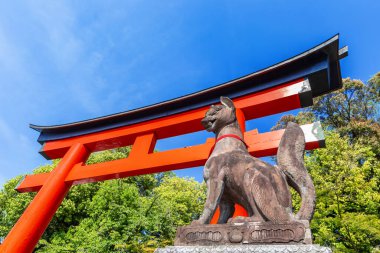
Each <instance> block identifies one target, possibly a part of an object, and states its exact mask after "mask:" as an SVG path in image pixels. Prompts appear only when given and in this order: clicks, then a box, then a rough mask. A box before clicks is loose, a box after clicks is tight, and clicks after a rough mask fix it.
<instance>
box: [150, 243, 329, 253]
mask: <svg viewBox="0 0 380 253" xmlns="http://www.w3.org/2000/svg"><path fill="white" fill-rule="evenodd" d="M190 252H191V253H214V252H215V253H216V252H223V253H238V252H239V253H245V252H247V253H248V252H255V253H280V252H281V253H282V252H286V253H331V252H332V251H331V249H330V248H326V247H321V246H319V245H315V244H309V245H302V244H301V245H289V244H287V245H281V244H278V245H233V246H232V245H228V246H227V245H225V246H170V247H166V248H163V249H156V251H155V253H190Z"/></svg>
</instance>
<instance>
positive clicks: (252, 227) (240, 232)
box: [174, 221, 311, 246]
mask: <svg viewBox="0 0 380 253" xmlns="http://www.w3.org/2000/svg"><path fill="white" fill-rule="evenodd" d="M309 235H310V229H309V226H308V221H303V222H283V223H273V222H243V223H228V224H217V225H189V226H183V227H179V228H178V229H177V236H176V240H175V242H174V245H176V246H184V245H193V246H195V245H204V246H209V245H227V244H229V245H234V244H264V243H268V244H269V243H311V238H310V236H309Z"/></svg>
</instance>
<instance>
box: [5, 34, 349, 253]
mask: <svg viewBox="0 0 380 253" xmlns="http://www.w3.org/2000/svg"><path fill="white" fill-rule="evenodd" d="M338 46H339V36H338V35H336V36H334V37H333V38H331V39H329V40H328V41H326V42H324V43H322V44H320V45H318V46H316V47H314V48H312V49H310V50H308V51H306V52H304V53H302V54H300V55H298V56H295V57H293V58H291V59H288V60H286V61H284V62H281V63H279V64H276V65H273V66H271V67H269V68H266V69H264V70H261V71H258V72H255V73H252V74H250V75H247V76H244V77H241V78H238V79H235V80H233V81H230V82H227V83H224V84H221V85H218V86H215V87H213V88H210V89H207V90H203V91H200V92H197V93H193V94H190V95H187V96H184V97H180V98H177V99H174V100H170V101H166V102H163V103H159V104H155V105H152V106H148V107H144V108H140V109H136V110H132V111H128V112H124V113H119V114H114V115H109V116H105V117H101V118H96V119H92V120H86V121H81V122H76V123H71V124H65V125H59V126H49V127H41V126H35V125H31V127H32V128H33V129H35V130H37V131H39V132H41V134H40V137H39V139H38V141H39V142H40V143H41V144H43V147H42V149H41V151H40V153H41V154H42V155H43V156H44V157H45V158H47V159H57V158H62V160H61V161H60V163H59V164H58V166H57V167H56V168H55V169H54V170H53V171H52V172H50V173H41V174H36V175H28V176H26V177H25V178H24V179H23V180H22V181H21V182H20V184H19V185H18V186H17V187H16V190H17V191H19V192H32V191H38V193H37V195H36V197H35V198H34V199H33V201H32V202H31V203H30V205H29V206H28V207H27V208H26V210H25V212H24V213H23V214H22V216H21V217H20V219H19V220H18V221H17V223H16V224H15V226H14V227H13V228H12V230H11V231H10V232H9V234H8V236H7V237H6V238H5V240H4V242H3V244H2V245H1V246H0V251H1V252H15V253H16V252H17V253H20V252H32V251H33V249H34V247H35V245H36V244H37V242H38V240H39V239H40V237H41V236H42V234H43V233H44V231H45V229H46V227H47V226H48V224H49V222H50V220H51V219H52V217H53V216H54V214H55V212H56V210H57V209H58V207H59V206H60V204H61V202H62V200H63V199H64V197H65V196H66V194H67V192H68V191H69V189H70V187H71V186H72V185H75V184H82V183H89V182H96V181H103V180H108V179H115V178H122V177H129V176H136V175H143V174H150V173H157V172H164V171H169V170H176V169H183V168H189V167H196V166H202V165H204V163H205V162H206V160H207V158H208V155H209V152H210V149H211V147H212V146H213V144H214V141H215V140H214V139H213V138H210V139H207V140H206V142H205V143H203V144H200V145H195V146H191V147H184V148H178V149H173V150H168V151H163V152H157V153H153V150H154V147H155V143H156V140H158V139H163V138H168V137H173V136H178V135H183V134H186V133H191V132H196V131H200V130H202V129H203V128H202V126H201V124H200V120H201V119H202V118H203V117H204V115H205V112H206V111H207V109H208V107H209V106H210V105H211V104H213V103H216V102H217V101H218V99H219V96H221V95H223V96H229V97H230V98H232V99H233V101H234V103H235V106H236V108H237V116H238V120H239V123H240V125H241V126H242V128H243V129H242V130H243V132H244V139H245V141H246V143H247V144H248V146H249V149H248V151H249V152H250V153H251V154H252V155H254V156H256V157H261V156H270V155H275V154H276V151H277V147H278V144H279V142H280V139H281V136H282V134H283V130H278V131H273V132H268V133H262V134H259V133H258V132H257V130H252V131H248V132H246V131H245V121H246V120H250V119H254V118H259V117H264V116H268V115H272V114H276V113H280V112H285V111H288V110H292V109H296V108H301V107H305V106H310V105H312V103H313V101H312V98H313V97H315V96H319V95H321V94H324V93H327V92H330V91H332V90H335V89H338V88H340V87H341V85H342V83H341V75H340V65H339V60H340V59H341V58H343V57H344V56H346V55H347V47H345V48H343V49H341V50H338V49H339V48H338ZM302 129H303V130H304V132H305V136H306V149H309V150H310V149H315V148H318V147H321V146H322V145H323V143H324V137H323V132H322V130H321V128H320V125H319V123H314V124H309V125H304V126H302ZM127 145H132V149H131V152H130V154H129V156H128V158H125V159H120V160H115V161H109V162H104V163H99V164H92V165H86V164H85V163H86V160H87V158H88V156H89V155H90V154H91V153H92V152H95V151H101V150H107V149H112V148H117V147H123V146H127ZM244 213H245V210H244V209H243V208H242V207H237V208H236V212H235V215H244ZM216 218H217V215H216V216H215V217H214V218H213V221H214V222H215V219H216Z"/></svg>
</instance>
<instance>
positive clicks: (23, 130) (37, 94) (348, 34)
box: [0, 0, 380, 185]
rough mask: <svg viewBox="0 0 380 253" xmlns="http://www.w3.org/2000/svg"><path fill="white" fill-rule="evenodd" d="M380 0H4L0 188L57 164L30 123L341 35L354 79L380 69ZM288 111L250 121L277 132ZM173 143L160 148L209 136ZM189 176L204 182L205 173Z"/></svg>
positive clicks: (138, 96) (207, 79)
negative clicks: (45, 153)
mask: <svg viewBox="0 0 380 253" xmlns="http://www.w3.org/2000/svg"><path fill="white" fill-rule="evenodd" d="M379 11H380V1H377V0H373V1H305V0H304V1H271V2H269V1H261V0H252V1H248V0H247V1H238V0H235V1H199V0H191V1H190V0H188V1H184V0H178V1H174V0H172V1H166V0H162V1H91V2H90V1H58V0H57V1H6V0H0V185H2V184H3V183H4V181H5V180H8V179H10V178H12V177H14V176H16V175H19V174H26V173H30V172H31V171H32V170H33V169H34V168H35V167H37V166H39V165H42V164H45V163H47V161H46V160H45V159H44V158H42V157H41V156H40V155H39V154H38V150H39V149H40V145H39V144H38V143H37V142H36V140H37V138H38V133H37V132H35V131H33V130H31V129H29V128H28V125H29V123H34V124H38V125H52V124H61V123H68V122H73V121H78V120H83V119H88V118H93V117H98V116H103V115H107V114H111V113H116V112H121V111H126V110H130V109H134V108H137V107H141V106H145V105H149V104H152V103H157V102H160V101H163V100H167V99H172V98H175V97H178V96H181V95H185V94H188V93H191V92H195V91H198V90H201V89H205V88H208V87H211V86H214V85H217V84H219V83H222V82H225V81H228V80H230V79H234V78H236V77H240V76H242V75H245V74H248V73H251V72H254V71H256V70H259V69H261V68H264V67H267V66H269V65H272V64H274V63H277V62H279V61H282V60H284V59H286V58H289V57H292V56H294V55H296V54H298V53H300V52H302V51H304V50H307V49H309V48H311V47H313V46H315V45H317V44H319V43H320V42H322V41H324V40H326V39H328V38H330V37H331V36H333V35H335V34H336V33H340V35H341V46H343V45H348V46H349V57H347V58H345V59H343V60H342V61H341V66H342V75H343V76H344V77H347V76H350V77H352V78H356V79H362V80H364V81H366V80H368V79H369V78H370V77H371V76H372V75H373V74H375V73H376V72H378V71H380V50H379V45H380V44H379V41H380V33H379V32H378V29H379V25H380V15H379ZM278 118H279V115H275V116H271V117H267V118H264V119H260V120H255V121H253V122H249V124H248V129H252V128H258V129H259V131H260V132H265V131H268V130H269V129H270V127H271V126H272V125H273V124H274V123H275V121H276V120H277V119H278ZM205 136H207V134H205V133H199V134H195V135H193V136H190V137H182V138H179V139H176V140H163V141H160V142H159V143H158V145H157V148H158V149H160V150H165V149H169V148H171V147H179V146H181V145H192V144H196V143H200V142H202V141H204V138H205ZM179 174H180V175H188V176H194V177H196V178H197V179H198V180H200V179H201V174H202V172H201V169H199V168H198V169H193V170H183V171H180V172H179Z"/></svg>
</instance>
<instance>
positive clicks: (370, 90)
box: [272, 72, 380, 252]
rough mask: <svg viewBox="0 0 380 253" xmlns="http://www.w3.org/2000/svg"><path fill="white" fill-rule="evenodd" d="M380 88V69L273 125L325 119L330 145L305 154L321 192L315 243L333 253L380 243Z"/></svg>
mask: <svg viewBox="0 0 380 253" xmlns="http://www.w3.org/2000/svg"><path fill="white" fill-rule="evenodd" d="M379 91H380V72H379V73H377V74H376V75H374V76H373V77H372V78H371V79H370V80H369V81H368V83H367V84H364V83H363V82H362V81H360V80H351V79H349V78H346V79H343V87H342V89H340V90H337V91H335V92H332V93H329V94H326V95H324V96H321V97H318V98H316V99H314V105H313V106H311V107H310V108H307V109H305V110H302V111H300V112H299V113H298V114H297V115H296V116H294V115H285V116H283V117H282V118H281V120H280V121H279V122H277V124H276V125H275V126H274V127H273V128H272V129H281V128H284V127H285V126H286V124H287V123H288V122H289V121H292V122H297V123H299V124H305V123H311V122H313V121H315V120H318V119H319V120H321V122H322V126H323V128H324V130H325V135H326V148H324V149H317V150H313V151H310V152H307V153H306V156H305V163H306V166H307V168H308V170H309V173H310V174H311V176H312V178H313V181H314V184H315V187H316V193H317V206H316V211H315V214H314V218H313V220H312V223H311V228H312V232H313V235H314V240H315V242H316V243H319V244H322V245H327V246H330V247H332V248H333V250H334V252H375V251H376V247H378V245H379V244H380V186H379V185H380V124H379V102H380V92H379ZM294 203H295V206H297V205H298V204H299V197H297V198H294ZM377 249H378V248H377Z"/></svg>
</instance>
